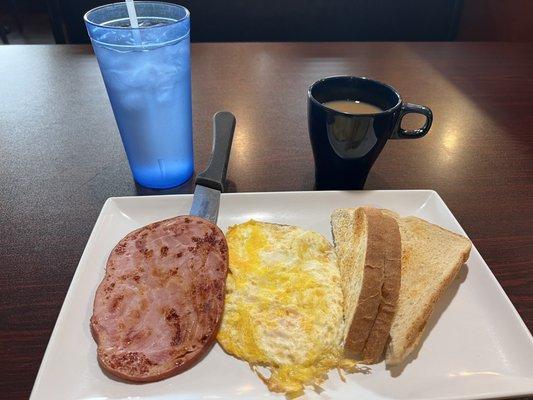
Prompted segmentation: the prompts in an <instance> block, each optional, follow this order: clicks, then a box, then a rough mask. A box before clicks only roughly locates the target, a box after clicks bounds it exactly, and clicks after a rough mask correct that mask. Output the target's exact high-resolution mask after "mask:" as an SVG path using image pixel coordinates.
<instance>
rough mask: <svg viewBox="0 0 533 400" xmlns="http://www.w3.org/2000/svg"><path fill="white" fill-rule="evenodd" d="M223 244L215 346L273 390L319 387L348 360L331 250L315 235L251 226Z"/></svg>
mask: <svg viewBox="0 0 533 400" xmlns="http://www.w3.org/2000/svg"><path fill="white" fill-rule="evenodd" d="M226 239H227V243H228V249H229V274H228V278H227V283H226V298H225V310H224V314H223V317H222V323H221V327H220V330H219V333H218V337H217V339H218V342H219V343H220V345H221V346H222V347H223V348H224V350H225V351H226V352H227V353H230V354H232V355H234V356H235V357H238V358H240V359H242V360H245V361H247V362H248V363H249V364H250V366H251V367H252V369H253V370H254V371H255V372H256V373H257V374H258V375H259V377H260V378H261V379H263V381H264V382H265V383H266V385H267V386H268V388H269V389H270V390H271V391H275V392H284V393H288V394H295V393H299V392H302V391H303V389H304V387H305V386H307V385H313V386H315V387H316V386H318V385H319V384H320V383H321V382H322V381H323V380H324V379H326V378H327V372H328V371H329V370H330V369H332V368H339V367H341V366H343V363H345V361H346V360H343V359H342V354H343V351H342V341H343V332H344V322H343V296H342V290H341V285H340V273H339V269H338V266H337V262H336V256H335V252H334V250H333V247H332V245H331V244H330V243H329V242H328V241H327V240H326V238H324V237H323V236H322V235H320V234H318V233H316V232H311V231H306V230H303V229H300V228H298V227H294V226H287V225H277V224H271V223H265V222H258V221H254V220H251V221H248V222H246V223H243V224H239V225H235V226H232V227H231V228H229V230H228V232H227V234H226ZM261 367H264V368H261ZM265 370H266V371H265ZM262 371H263V372H262Z"/></svg>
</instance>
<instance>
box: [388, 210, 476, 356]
mask: <svg viewBox="0 0 533 400" xmlns="http://www.w3.org/2000/svg"><path fill="white" fill-rule="evenodd" d="M389 215H391V216H393V215H395V214H394V213H392V212H389ZM398 224H399V226H400V234H401V238H402V239H401V240H402V267H401V276H402V277H401V287H400V296H399V299H398V307H397V309H396V313H395V315H394V319H393V321H392V326H391V330H390V338H391V339H390V343H389V346H388V348H387V352H386V358H385V362H386V364H387V365H389V366H393V365H397V364H400V363H402V362H404V361H405V359H406V358H407V356H408V355H409V354H410V353H411V352H412V351H413V350H415V349H416V348H417V346H418V344H419V342H420V340H421V338H422V334H423V332H424V329H425V327H426V324H427V321H428V319H429V317H430V315H431V313H432V311H433V308H434V306H435V303H436V302H437V301H438V300H439V298H440V297H441V296H442V294H443V293H444V291H445V290H446V289H447V287H448V286H449V284H450V283H451V282H452V281H453V279H454V278H455V277H456V275H457V273H458V272H459V270H460V269H461V266H462V265H463V264H464V263H465V262H466V260H467V259H468V256H469V254H470V249H471V247H472V243H471V242H470V240H468V239H467V238H465V237H463V236H460V235H457V234H455V233H453V232H450V231H448V230H446V229H443V228H441V227H440V226H437V225H434V224H431V223H429V222H427V221H424V220H422V219H420V218H416V217H406V218H398Z"/></svg>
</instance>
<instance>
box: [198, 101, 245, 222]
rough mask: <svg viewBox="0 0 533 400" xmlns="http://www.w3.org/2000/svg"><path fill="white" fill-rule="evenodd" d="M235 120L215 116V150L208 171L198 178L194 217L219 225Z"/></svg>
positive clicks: (226, 115)
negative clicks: (221, 196) (221, 194)
mask: <svg viewBox="0 0 533 400" xmlns="http://www.w3.org/2000/svg"><path fill="white" fill-rule="evenodd" d="M235 122H236V121H235V116H234V115H233V114H232V113H230V112H228V111H219V112H217V113H216V114H215V115H214V116H213V149H212V151H211V158H210V159H209V162H208V165H207V168H206V169H205V170H204V171H203V172H201V173H199V174H198V176H197V177H196V182H195V183H196V187H195V188H194V197H193V200H192V206H191V211H190V214H191V215H196V216H198V217H201V218H204V219H207V220H209V221H211V222H213V223H214V224H216V222H217V218H218V209H219V203H220V193H222V192H223V191H224V189H225V183H226V172H227V169H228V162H229V154H230V151H231V144H232V142H233V133H234V131H235Z"/></svg>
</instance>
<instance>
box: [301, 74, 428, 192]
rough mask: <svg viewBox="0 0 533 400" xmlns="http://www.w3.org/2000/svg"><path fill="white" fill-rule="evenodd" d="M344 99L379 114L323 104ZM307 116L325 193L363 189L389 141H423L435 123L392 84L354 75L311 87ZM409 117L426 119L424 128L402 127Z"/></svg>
mask: <svg viewBox="0 0 533 400" xmlns="http://www.w3.org/2000/svg"><path fill="white" fill-rule="evenodd" d="M339 100H341V101H342V100H350V101H359V102H364V103H368V104H370V105H373V106H375V107H377V108H378V109H379V112H376V113H373V114H351V113H345V112H341V111H337V110H335V109H332V108H331V107H328V106H327V105H325V104H324V103H327V102H331V101H339ZM307 113H308V115H307V116H308V123H309V137H310V139H311V146H312V148H313V156H314V159H315V180H316V188H317V189H320V190H323V189H362V188H363V186H364V184H365V181H366V177H367V175H368V172H369V171H370V168H371V167H372V165H373V164H374V162H375V161H376V159H377V157H378V155H379V153H380V152H381V150H382V149H383V147H384V146H385V143H386V142H387V140H388V139H417V138H420V137H422V136H424V135H425V134H426V133H428V131H429V128H430V127H431V123H432V121H433V114H432V113H431V110H430V109H429V108H427V107H424V106H420V105H417V104H410V103H404V102H403V101H402V98H401V97H400V95H399V93H398V92H397V91H396V90H395V89H394V88H393V87H392V86H389V85H386V84H384V83H381V82H378V81H375V80H372V79H368V78H361V77H354V76H333V77H329V78H324V79H321V80H319V81H317V82H315V83H314V84H313V85H311V87H310V88H309V91H308V99H307ZM409 113H416V114H422V115H424V116H425V117H426V121H425V123H424V125H423V126H422V127H421V128H419V129H415V130H404V129H402V127H401V122H402V118H403V117H404V116H405V115H406V114H409Z"/></svg>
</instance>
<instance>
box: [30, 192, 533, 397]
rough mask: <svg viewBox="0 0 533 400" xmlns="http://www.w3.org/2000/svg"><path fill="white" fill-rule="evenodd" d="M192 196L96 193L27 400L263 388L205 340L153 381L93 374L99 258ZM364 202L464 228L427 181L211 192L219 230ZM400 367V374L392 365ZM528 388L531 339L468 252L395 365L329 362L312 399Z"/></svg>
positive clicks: (248, 392) (306, 220)
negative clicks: (339, 367) (181, 368)
mask: <svg viewBox="0 0 533 400" xmlns="http://www.w3.org/2000/svg"><path fill="white" fill-rule="evenodd" d="M191 202H192V195H181V196H153V197H122V198H110V199H108V200H107V201H106V203H105V204H104V207H103V208H102V211H101V213H100V216H99V217H98V221H97V222H96V225H95V227H94V229H93V232H92V234H91V237H90V238H89V242H88V243H87V247H86V248H85V251H84V253H83V256H82V258H81V260H80V263H79V265H78V269H77V270H76V273H75V275H74V278H73V279H72V284H71V285H70V289H69V291H68V294H67V297H66V299H65V302H64V304H63V308H62V310H61V313H60V314H59V317H58V320H57V323H56V326H55V329H54V332H53V334H52V337H51V338H50V343H49V344H48V348H47V350H46V353H45V356H44V359H43V362H42V365H41V368H40V370H39V374H38V376H37V380H36V382H35V386H34V388H33V392H32V396H31V399H33V400H41V399H47V400H48V399H53V400H61V399H65V400H74V399H78V400H81V399H84V400H89V399H91V400H105V399H115V400H118V399H131V400H134V399H135V400H136V399H150V400H167V399H168V400H170V399H173V400H174V399H259V398H260V399H267V398H277V399H283V398H284V397H283V396H281V395H279V394H273V393H269V392H268V390H267V389H266V387H265V385H264V384H263V383H262V382H261V381H260V380H259V379H258V378H257V376H255V374H254V373H253V372H252V371H251V370H250V368H249V367H248V365H247V364H246V363H244V362H242V361H239V360H237V359H235V358H233V357H231V356H229V355H227V354H225V353H224V352H223V351H222V349H221V348H220V347H219V346H218V345H215V346H214V348H213V349H212V350H211V351H210V353H209V354H208V355H207V357H205V358H204V359H203V360H202V361H201V362H200V363H199V364H197V365H196V366H195V367H194V368H192V369H190V370H188V371H186V372H184V373H182V374H181V375H177V376H174V377H172V378H169V379H166V380H164V381H161V382H156V383H149V384H128V383H123V382H119V381H115V380H112V379H110V378H109V377H107V376H106V375H104V374H103V372H102V370H101V369H100V367H99V366H98V363H97V360H96V344H95V342H94V340H93V338H92V337H91V332H90V329H89V318H90V316H91V314H92V303H93V297H94V293H95V290H96V287H97V286H98V284H99V282H100V280H101V279H102V277H103V276H104V269H105V264H106V260H107V257H108V255H109V253H110V251H111V249H112V248H113V247H114V246H115V244H116V243H117V242H118V241H119V240H120V239H121V238H122V237H123V236H124V235H126V234H127V233H128V232H130V231H132V230H134V229H136V228H138V227H140V226H142V225H145V224H148V223H151V222H154V221H157V220H161V219H165V218H170V217H173V216H176V215H183V214H188V212H189V208H190V206H191ZM358 205H374V206H378V207H384V208H389V209H391V210H394V211H396V212H398V213H400V214H401V215H403V216H406V215H416V216H419V217H422V218H425V219H427V220H428V221H430V222H433V223H436V224H439V225H441V226H443V227H444V228H447V229H450V230H452V231H454V232H457V233H460V234H463V235H464V234H465V232H464V231H463V229H462V228H461V227H460V226H459V224H458V223H457V221H456V219H455V218H454V217H453V215H452V214H451V212H450V211H449V210H448V208H447V207H446V205H445V204H444V202H443V201H442V199H441V198H440V197H439V195H438V194H437V193H435V192H433V191H359V192H290V193H237V194H223V195H222V199H221V204H220V216H219V226H220V227H221V228H222V230H224V231H225V229H226V228H227V227H228V226H230V225H233V224H237V223H241V222H245V221H247V220H249V219H251V218H253V219H256V220H261V221H270V222H277V223H281V224H291V225H297V226H300V227H302V228H305V229H311V230H315V231H317V232H319V233H321V234H323V235H325V236H326V237H327V238H329V239H330V240H331V233H330V225H329V217H330V214H331V212H332V211H333V210H334V209H335V208H339V207H354V206H358ZM400 372H401V373H400ZM527 394H533V339H532V337H531V334H530V332H529V331H528V329H527V328H526V326H525V325H524V323H523V321H522V320H521V319H520V317H519V315H518V314H517V312H516V310H515V309H514V307H513V305H512V304H511V302H510V301H509V299H508V298H507V296H506V295H505V293H504V291H503V290H502V288H501V287H500V285H499V284H498V282H497V281H496V279H495V278H494V276H493V275H492V273H491V272H490V270H489V268H488V267H487V264H486V263H485V262H484V261H483V259H482V258H481V256H480V255H479V253H478V251H477V250H476V249H475V248H473V249H472V253H471V255H470V259H469V260H468V262H467V263H466V265H465V266H463V268H462V269H461V272H460V274H459V277H458V279H456V280H455V282H454V283H453V284H452V286H451V287H450V288H449V289H448V290H447V292H446V294H445V295H444V297H443V298H442V299H441V300H440V301H439V303H438V305H437V307H436V310H435V312H434V314H433V316H432V318H431V320H430V322H429V326H428V329H427V332H426V335H425V338H424V340H423V343H422V346H421V348H420V351H419V352H418V354H417V356H416V359H414V360H412V361H411V362H410V363H409V364H407V365H406V366H405V368H403V371H398V370H392V371H390V370H386V369H385V367H384V365H383V363H381V364H378V365H375V366H372V371H371V373H369V374H362V373H358V374H351V375H348V376H347V380H346V383H344V382H342V381H341V380H340V379H339V376H338V374H337V372H336V371H331V372H330V374H329V379H328V380H327V382H326V383H325V384H324V391H323V392H322V393H321V394H318V393H315V392H313V391H311V390H308V391H307V392H306V396H305V397H306V398H310V399H313V398H323V399H350V400H352V399H365V400H371V399H411V400H412V399H484V398H494V397H508V396H519V395H527Z"/></svg>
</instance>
